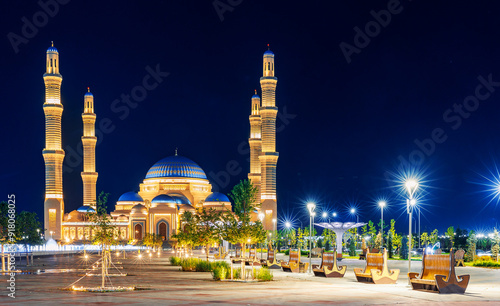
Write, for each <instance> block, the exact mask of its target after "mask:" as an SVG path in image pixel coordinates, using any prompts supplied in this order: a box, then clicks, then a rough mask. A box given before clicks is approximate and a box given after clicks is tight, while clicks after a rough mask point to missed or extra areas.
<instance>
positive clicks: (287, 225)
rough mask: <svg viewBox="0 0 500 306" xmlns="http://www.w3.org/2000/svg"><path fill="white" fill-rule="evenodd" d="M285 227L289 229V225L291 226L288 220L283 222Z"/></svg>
mask: <svg viewBox="0 0 500 306" xmlns="http://www.w3.org/2000/svg"><path fill="white" fill-rule="evenodd" d="M285 227H286V228H287V229H289V228H290V227H292V224H291V223H290V222H288V221H286V222H285Z"/></svg>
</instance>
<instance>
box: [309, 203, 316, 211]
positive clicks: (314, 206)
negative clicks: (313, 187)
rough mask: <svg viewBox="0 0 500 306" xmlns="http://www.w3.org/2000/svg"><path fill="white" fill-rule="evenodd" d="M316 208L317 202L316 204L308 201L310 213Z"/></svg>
mask: <svg viewBox="0 0 500 306" xmlns="http://www.w3.org/2000/svg"><path fill="white" fill-rule="evenodd" d="M315 208H316V204H314V203H313V202H309V203H307V209H308V210H309V213H312V212H313V210H314V209H315Z"/></svg>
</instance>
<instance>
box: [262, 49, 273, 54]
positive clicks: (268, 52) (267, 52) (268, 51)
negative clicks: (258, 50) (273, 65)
mask: <svg viewBox="0 0 500 306" xmlns="http://www.w3.org/2000/svg"><path fill="white" fill-rule="evenodd" d="M264 55H274V53H273V51H271V50H267V51H266V52H264Z"/></svg>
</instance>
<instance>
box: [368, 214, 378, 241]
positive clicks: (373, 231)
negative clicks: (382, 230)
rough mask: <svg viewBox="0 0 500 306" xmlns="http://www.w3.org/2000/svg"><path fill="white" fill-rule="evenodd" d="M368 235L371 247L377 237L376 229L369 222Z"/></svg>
mask: <svg viewBox="0 0 500 306" xmlns="http://www.w3.org/2000/svg"><path fill="white" fill-rule="evenodd" d="M368 235H369V236H370V242H371V245H372V246H373V245H374V244H375V237H376V236H377V228H376V227H375V224H373V222H372V221H371V220H370V221H368Z"/></svg>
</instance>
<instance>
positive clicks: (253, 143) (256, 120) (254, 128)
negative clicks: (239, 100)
mask: <svg viewBox="0 0 500 306" xmlns="http://www.w3.org/2000/svg"><path fill="white" fill-rule="evenodd" d="M261 129H262V120H261V118H260V97H259V96H258V95H257V90H255V94H254V95H253V96H252V112H251V114H250V138H248V143H249V145H250V173H248V179H249V180H250V181H251V182H252V184H253V185H254V186H255V187H257V189H258V193H257V197H256V202H257V203H255V204H256V205H257V207H259V206H260V203H261V201H260V171H261V169H260V160H259V156H260V154H261V152H262V139H261Z"/></svg>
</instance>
